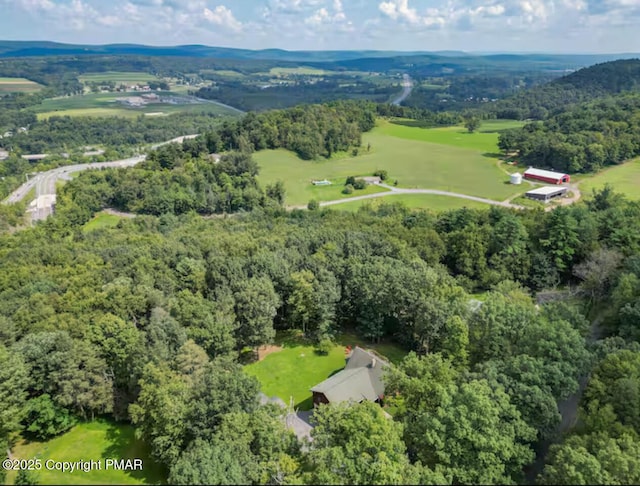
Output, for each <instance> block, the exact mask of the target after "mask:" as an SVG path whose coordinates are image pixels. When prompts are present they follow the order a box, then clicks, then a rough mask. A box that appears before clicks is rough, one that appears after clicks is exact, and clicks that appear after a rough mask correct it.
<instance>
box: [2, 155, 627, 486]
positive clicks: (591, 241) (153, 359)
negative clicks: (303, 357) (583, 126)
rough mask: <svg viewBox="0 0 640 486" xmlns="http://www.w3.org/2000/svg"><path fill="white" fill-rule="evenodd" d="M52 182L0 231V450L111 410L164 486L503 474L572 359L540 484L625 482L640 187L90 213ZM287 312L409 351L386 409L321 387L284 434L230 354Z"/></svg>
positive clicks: (517, 465) (280, 326)
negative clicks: (221, 213) (326, 402)
mask: <svg viewBox="0 0 640 486" xmlns="http://www.w3.org/2000/svg"><path fill="white" fill-rule="evenodd" d="M243 160H245V162H247V163H248V160H247V159H243ZM157 163H160V161H159V160H158V161H157ZM221 165H223V166H233V164H231V163H229V161H226V162H221ZM107 174H108V172H107ZM88 176H89V174H87V177H88ZM83 177H85V176H83ZM91 177H95V178H96V181H95V186H96V189H95V190H96V191H97V192H99V190H100V187H101V186H102V185H104V183H103V182H102V181H101V179H102V178H101V177H100V176H99V175H98V174H92V175H91ZM84 183H85V184H86V185H92V183H91V184H90V181H87V180H85V181H84ZM119 185H120V186H122V187H124V186H125V181H121V182H120V184H119ZM67 187H72V185H71V184H70V185H69V186H67ZM72 192H73V191H72V190H71V189H67V188H65V189H64V190H63V194H62V195H61V197H60V202H59V207H58V211H57V214H56V216H55V217H54V218H51V219H49V220H47V221H45V222H44V223H42V224H40V225H38V226H36V227H35V228H33V229H29V230H26V231H22V232H19V233H16V234H14V235H5V236H2V237H0V265H1V266H2V268H3V270H4V271H3V272H2V275H1V276H0V289H1V291H0V321H1V325H0V330H2V334H1V335H0V340H1V341H0V342H1V343H2V344H1V345H0V365H1V366H0V370H1V371H0V383H1V386H0V390H3V393H2V394H0V401H1V406H0V409H2V410H3V413H2V414H0V420H1V421H0V431H2V437H3V440H4V441H5V444H4V445H3V446H2V450H6V449H7V447H6V445H7V441H11V440H14V438H15V433H16V432H20V433H22V434H23V435H24V436H26V437H39V438H47V437H51V436H54V435H57V434H59V433H61V432H63V431H65V430H68V429H69V428H70V427H71V426H72V425H73V424H75V423H77V422H78V421H81V420H86V419H88V418H92V417H96V416H104V415H108V416H112V417H114V418H116V419H118V420H123V421H131V422H132V423H134V424H135V425H136V427H137V430H138V433H139V434H140V436H141V437H142V438H144V440H145V441H147V443H149V444H150V446H151V449H152V454H153V457H154V458H156V459H157V460H158V461H160V462H161V463H162V464H164V465H165V466H166V467H167V469H168V471H169V481H170V482H172V483H175V484H194V483H195V484H211V483H218V482H221V481H223V480H224V481H227V482H231V483H237V484H241V483H252V484H273V483H274V482H276V483H281V484H282V483H287V484H290V483H309V484H317V483H336V482H338V483H349V484H367V483H368V484H389V483H391V484H406V483H409V484H460V483H482V484H515V483H522V482H523V481H524V480H525V479H524V478H525V476H524V475H523V470H524V468H525V467H527V466H528V465H529V464H531V463H532V461H533V460H534V458H535V450H536V448H537V445H538V444H540V443H541V442H543V441H545V440H547V439H549V438H551V437H553V434H554V431H555V430H556V427H557V426H558V423H559V421H560V415H559V412H558V408H557V403H558V402H560V401H562V400H564V399H566V398H567V397H569V396H570V395H571V394H573V393H575V392H576V391H577V390H578V388H579V383H580V380H581V379H583V377H585V376H590V377H591V379H590V381H589V385H588V386H587V389H586V391H585V393H584V399H583V402H582V406H581V409H580V421H579V426H578V427H577V428H576V429H574V430H573V431H572V432H571V434H570V435H569V436H568V437H567V438H566V439H565V440H563V441H562V442H560V443H558V444H557V445H555V446H553V447H552V448H551V450H550V452H549V455H548V457H547V459H546V462H547V465H546V466H545V467H544V469H543V472H542V474H541V475H540V477H539V478H538V479H539V482H540V483H541V484H547V483H549V484H574V483H575V482H578V483H581V484H593V483H598V482H600V481H602V482H617V483H621V484H629V483H633V482H637V481H638V480H640V473H639V471H640V464H639V462H638V457H640V456H639V455H638V453H637V452H638V448H639V446H640V445H639V440H638V433H639V432H640V429H639V425H638V424H639V423H640V422H639V417H640V409H639V408H638V406H637V405H638V401H637V400H636V399H635V398H633V397H634V396H635V395H633V394H634V393H636V392H637V389H638V387H640V381H639V380H640V360H639V356H640V346H639V345H638V341H637V340H638V338H639V337H640V331H639V330H640V318H639V317H638V316H640V313H639V311H638V309H639V308H640V264H639V262H640V204H638V203H634V202H628V201H626V200H624V198H622V197H621V196H619V195H616V194H615V193H614V192H613V191H612V190H611V189H610V188H607V189H605V190H603V191H601V192H598V193H595V194H594V195H593V196H592V197H591V198H589V199H588V200H587V201H586V202H584V203H580V204H577V205H575V206H572V207H569V208H558V209H556V210H555V211H553V212H549V213H547V212H544V211H535V210H532V211H528V212H514V211H512V210H507V209H499V208H493V209H491V210H488V211H485V210H482V211H480V210H469V209H462V210H457V211H452V212H447V213H442V214H439V215H436V214H433V213H430V212H428V211H418V212H411V211H408V210H407V209H405V208H403V207H402V206H398V205H381V206H380V207H379V208H378V209H377V210H370V209H365V210H363V211H360V212H359V213H356V214H348V213H341V212H333V211H308V212H304V211H294V212H291V213H287V212H285V211H283V210H282V209H279V208H278V207H277V205H270V206H265V207H264V208H256V209H255V210H254V211H253V212H250V213H246V214H245V215H240V216H236V217H233V218H228V219H202V218H201V217H199V216H197V215H196V214H194V213H187V214H183V215H181V216H176V215H174V214H170V213H166V214H163V215H161V216H159V217H154V216H138V217H137V218H135V219H132V220H125V221H122V222H121V223H119V224H118V226H117V227H116V228H112V229H104V230H96V231H93V232H89V233H87V232H84V231H82V230H81V228H82V225H83V224H84V223H85V222H86V221H88V219H89V218H91V216H92V213H93V212H95V211H97V210H98V209H99V208H98V207H89V210H87V207H88V204H87V202H86V201H80V200H74V199H73V198H72V197H68V196H69V194H71V193H72ZM554 288H555V289H557V290H556V291H553V292H551V293H550V295H551V296H552V297H553V298H552V299H550V300H549V299H547V301H546V302H545V301H541V302H540V305H539V306H536V303H537V302H536V300H534V298H533V297H532V295H533V294H534V293H535V292H536V291H538V290H548V289H554ZM561 289H567V290H566V291H564V290H561ZM479 291H483V292H487V293H486V296H485V298H484V302H483V304H482V306H481V307H480V308H479V309H475V310H474V309H472V308H471V307H470V306H469V299H470V298H471V293H472V292H473V293H475V292H479ZM596 318H597V321H598V322H601V325H600V327H601V333H602V336H599V337H602V338H605V339H599V340H597V341H594V340H593V339H594V338H593V336H592V332H593V331H594V328H593V326H590V324H589V321H590V320H594V319H596ZM303 325H304V332H305V333H306V336H307V338H308V339H309V340H310V341H311V342H320V341H321V340H323V339H327V338H329V339H331V338H332V336H334V335H335V334H336V333H337V332H339V331H341V330H345V329H354V330H355V331H356V332H357V333H359V334H360V335H361V336H363V337H365V338H367V339H369V340H371V341H377V340H380V339H393V340H395V341H396V342H398V343H399V344H400V345H402V346H403V347H404V348H405V349H406V350H407V351H410V353H409V354H408V356H407V357H406V358H405V360H404V361H403V362H402V363H401V364H400V365H399V366H397V367H395V368H393V370H392V372H391V374H390V375H389V376H388V378H387V380H388V383H387V386H388V389H389V390H390V391H391V392H390V393H388V394H389V396H390V398H389V401H390V403H394V404H395V405H394V407H395V410H396V411H395V412H394V418H393V420H389V419H387V418H385V417H384V415H383V414H382V411H381V409H380V408H379V407H378V406H377V405H373V404H362V405H352V406H348V405H342V406H334V407H324V408H321V409H320V411H318V412H317V414H316V418H315V420H316V421H317V427H316V428H315V429H314V431H313V436H314V438H315V440H314V442H313V444H312V445H311V446H310V448H308V449H301V448H300V447H299V445H298V443H297V442H296V440H295V439H294V437H293V436H292V435H291V434H290V433H289V432H288V431H287V430H286V429H285V428H284V426H283V424H282V422H281V421H280V419H279V418H278V417H279V415H278V414H279V413H280V412H279V411H277V410H276V409H273V408H270V407H260V406H258V400H257V394H258V390H259V385H258V383H257V381H255V379H254V378H252V377H249V376H248V375H245V374H244V373H243V371H242V367H241V365H240V364H239V359H240V356H242V354H243V350H246V349H253V348H255V347H257V346H259V345H261V344H264V343H270V342H272V341H273V339H274V336H275V333H276V332H277V331H282V330H286V329H292V328H294V329H295V328H299V326H303ZM395 392H397V398H393V396H394V395H395ZM603 445H607V447H608V448H603V447H604V446H603ZM362 451H367V453H366V454H364V455H363V454H362ZM478 451H482V454H481V455H480V456H479V455H478ZM604 451H607V454H604ZM480 457H482V459H479V458H480ZM374 464H375V465H376V467H373V465H374ZM587 465H588V467H587Z"/></svg>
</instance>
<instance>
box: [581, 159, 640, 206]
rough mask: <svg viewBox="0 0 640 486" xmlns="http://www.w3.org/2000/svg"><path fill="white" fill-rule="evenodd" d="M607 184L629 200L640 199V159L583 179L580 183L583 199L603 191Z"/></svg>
mask: <svg viewBox="0 0 640 486" xmlns="http://www.w3.org/2000/svg"><path fill="white" fill-rule="evenodd" d="M605 184H610V185H611V186H612V187H613V188H614V190H615V191H616V192H619V193H622V194H624V195H625V196H626V197H627V198H629V199H633V200H638V199H640V158H638V159H633V160H631V161H629V162H625V163H624V164H621V165H618V166H616V167H611V168H608V169H605V170H603V171H602V172H600V173H599V174H596V175H594V176H593V177H589V178H585V179H583V180H582V181H581V182H580V190H581V191H582V195H583V197H590V196H591V193H592V191H593V190H594V189H602V188H603V187H604V186H605Z"/></svg>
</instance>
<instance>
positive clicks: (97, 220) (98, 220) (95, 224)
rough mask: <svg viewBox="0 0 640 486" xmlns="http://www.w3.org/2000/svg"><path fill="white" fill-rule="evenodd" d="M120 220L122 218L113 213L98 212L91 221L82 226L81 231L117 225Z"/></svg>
mask: <svg viewBox="0 0 640 486" xmlns="http://www.w3.org/2000/svg"><path fill="white" fill-rule="evenodd" d="M121 220H122V218H121V217H120V216H116V215H115V214H108V213H98V214H96V215H95V217H94V218H93V219H92V220H91V221H89V222H88V223H86V224H85V225H84V226H83V228H82V231H84V232H89V231H94V230H97V229H102V228H113V227H115V226H117V225H118V223H119V222H120V221H121Z"/></svg>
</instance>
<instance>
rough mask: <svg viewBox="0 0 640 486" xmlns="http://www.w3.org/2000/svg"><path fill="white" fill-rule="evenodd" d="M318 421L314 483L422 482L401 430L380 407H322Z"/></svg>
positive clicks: (313, 454) (364, 404)
mask: <svg viewBox="0 0 640 486" xmlns="http://www.w3.org/2000/svg"><path fill="white" fill-rule="evenodd" d="M314 421H315V422H316V423H317V425H316V427H315V428H314V429H313V432H312V436H313V439H314V440H313V442H312V445H311V451H310V453H309V461H310V463H311V467H312V471H311V473H310V479H311V481H312V483H313V484H418V480H419V473H418V470H417V469H416V468H414V467H413V466H412V465H411V464H410V463H409V459H408V457H407V455H406V451H405V445H404V443H403V441H402V428H401V427H400V426H399V424H397V423H396V422H394V421H393V420H391V419H388V418H387V417H385V416H384V414H383V412H382V409H381V408H380V406H379V405H377V404H374V403H371V402H367V401H365V402H362V403H360V404H334V405H330V406H322V407H320V408H319V409H318V410H316V412H315V414H314Z"/></svg>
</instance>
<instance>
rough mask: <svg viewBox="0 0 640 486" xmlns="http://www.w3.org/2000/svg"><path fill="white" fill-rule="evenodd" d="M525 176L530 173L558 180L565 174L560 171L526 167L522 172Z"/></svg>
mask: <svg viewBox="0 0 640 486" xmlns="http://www.w3.org/2000/svg"><path fill="white" fill-rule="evenodd" d="M524 175H525V176H528V175H531V176H537V177H547V178H549V179H557V180H560V179H562V178H563V177H564V176H566V175H567V174H563V173H561V172H553V171H551V170H543V169H533V168H530V169H527V170H526V171H525V172H524Z"/></svg>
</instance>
